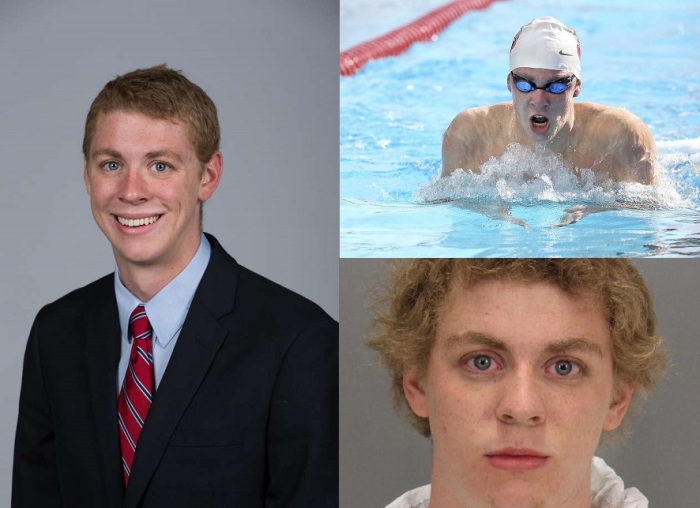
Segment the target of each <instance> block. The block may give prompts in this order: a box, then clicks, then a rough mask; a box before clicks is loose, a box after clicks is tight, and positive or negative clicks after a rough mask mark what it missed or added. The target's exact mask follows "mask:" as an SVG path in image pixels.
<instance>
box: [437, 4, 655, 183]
mask: <svg viewBox="0 0 700 508" xmlns="http://www.w3.org/2000/svg"><path fill="white" fill-rule="evenodd" d="M507 86H508V90H509V91H510V92H511V93H512V95H513V102H512V104H511V103H506V102H504V103H500V104H494V105H491V106H481V107H477V108H471V109H467V110H464V111H462V112H461V113H459V114H458V115H457V116H456V117H455V119H454V120H453V121H452V123H451V124H450V126H449V127H448V129H447V131H446V132H445V134H444V137H443V141H442V175H441V176H443V177H445V176H448V175H450V174H451V173H452V172H453V171H455V170H456V169H457V168H461V169H462V170H464V171H465V172H466V171H471V172H473V173H479V172H480V171H481V169H480V168H481V165H482V164H483V163H484V162H486V161H487V160H489V159H490V158H491V157H500V156H501V155H503V153H504V152H505V151H506V149H507V148H508V145H510V144H512V143H519V144H521V145H523V146H525V147H528V148H531V149H537V148H540V149H544V150H548V151H550V152H553V153H556V154H560V155H561V157H562V160H563V161H564V163H565V164H567V165H568V166H570V167H571V168H572V170H573V171H575V172H576V173H578V172H579V171H580V170H582V169H586V168H589V169H591V170H593V172H594V174H595V175H596V177H597V179H598V180H599V181H602V180H604V179H607V178H610V179H612V180H614V181H620V182H639V183H643V184H648V185H653V184H656V183H657V168H656V161H657V153H656V144H655V143H654V138H653V136H652V135H651V132H650V131H649V128H648V127H647V126H646V125H645V124H644V123H643V122H642V121H641V120H640V119H639V118H637V117H636V116H635V115H633V114H632V113H630V112H629V111H627V110H625V109H623V108H616V107H610V106H603V105H601V104H594V103H592V102H583V103H576V104H574V97H578V95H579V94H580V93H581V48H580V43H579V39H578V36H577V35H576V32H575V31H573V30H572V29H571V28H569V27H568V26H566V25H564V24H563V23H561V22H560V21H558V20H556V19H554V18H552V17H548V16H547V17H541V18H537V19H535V20H533V21H532V22H531V23H528V24H527V25H525V26H523V27H522V28H521V29H520V32H518V34H517V35H516V36H515V39H514V40H513V45H512V47H511V50H510V73H509V74H508V78H507Z"/></svg>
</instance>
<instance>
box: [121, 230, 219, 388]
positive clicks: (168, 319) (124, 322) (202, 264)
mask: <svg viewBox="0 0 700 508" xmlns="http://www.w3.org/2000/svg"><path fill="white" fill-rule="evenodd" d="M210 256H211V245H210V244H209V240H207V239H206V237H205V236H204V235H202V240H201V241H200V243H199V248H198V249H197V252H196V253H195V255H194V257H193V258H192V260H191V261H190V262H189V264H188V265H187V266H186V267H185V269H184V270H182V272H180V273H179V274H178V275H177V277H175V278H174V279H173V280H171V281H170V282H169V283H168V284H167V285H166V286H165V287H164V288H163V289H161V290H160V291H159V292H158V293H157V294H156V295H155V296H154V297H153V298H151V299H150V300H149V301H147V302H141V301H140V300H139V299H138V298H136V297H135V296H134V295H133V294H131V292H130V291H129V290H128V289H127V288H126V287H125V286H124V284H122V281H121V280H120V278H119V268H116V269H115V270H114V292H115V294H116V296H117V307H118V308H119V324H120V325H121V330H122V338H121V357H120V359H119V368H118V369H117V394H118V393H119V390H121V386H122V382H123V381H124V376H125V374H126V369H127V368H128V366H129V354H130V353H131V341H130V340H129V317H130V316H131V313H132V312H133V310H134V309H135V308H136V307H137V306H138V305H141V304H143V305H144V306H145V307H146V315H147V316H148V320H149V321H150V323H151V327H152V328H153V368H154V373H155V383H156V389H157V388H158V385H159V384H160V380H161V379H162V378H163V373H164V372H165V369H166V367H167V366H168V362H169V361H170V356H171V355H172V354H173V349H175V344H176V343H177V338H178V336H179V335H180V330H181V329H182V325H183V324H184V322H185V318H186V317H187V312H188V311H189V309H190V304H191V303H192V298H193V297H194V293H195V291H196V290H197V286H199V281H200V280H201V279H202V276H203V275H204V271H205V270H206V268H207V265H208V264H209V257H210Z"/></svg>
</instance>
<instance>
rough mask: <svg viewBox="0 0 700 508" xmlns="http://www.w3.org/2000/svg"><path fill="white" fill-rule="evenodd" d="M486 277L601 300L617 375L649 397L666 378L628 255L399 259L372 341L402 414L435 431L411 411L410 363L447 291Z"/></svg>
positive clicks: (422, 354) (431, 331) (420, 358)
mask: <svg viewBox="0 0 700 508" xmlns="http://www.w3.org/2000/svg"><path fill="white" fill-rule="evenodd" d="M485 280H508V281H517V282H525V283H533V282H547V283H551V284H554V285H556V286H557V287H559V288H560V289H562V290H564V291H566V292H567V293H569V294H572V295H574V296H583V295H591V296H593V297H595V298H599V299H600V301H602V302H603V308H604V310H605V312H607V318H608V321H609V323H610V335H611V339H612V357H613V372H614V376H615V380H616V382H617V381H624V382H626V383H628V384H629V385H630V386H632V387H634V389H635V395H634V398H635V399H641V398H645V397H646V395H647V394H648V393H649V391H650V390H651V389H652V388H653V387H654V385H655V384H656V383H657V382H658V381H659V379H661V377H662V376H663V374H664V372H665V370H666V365H667V362H668V357H667V355H666V352H665V351H664V348H663V343H662V339H661V337H659V336H658V335H657V332H656V316H655V314H654V310H653V307H652V301H651V295H650V293H649V290H648V289H647V286H646V284H645V283H644V280H643V279H642V277H641V275H640V274H639V272H638V271H637V269H636V268H635V267H634V266H633V265H632V263H630V262H629V261H627V260H624V259H416V260H411V261H404V262H398V263H397V264H395V266H394V269H393V280H392V282H391V283H390V285H389V287H388V291H387V294H386V296H385V298H384V299H382V300H380V301H379V303H378V305H377V307H376V311H375V316H374V323H373V329H372V330H373V332H372V333H371V336H370V339H369V340H368V342H367V346H368V347H370V348H372V349H374V350H376V351H378V352H379V354H380V356H381V360H382V363H383V364H384V365H385V366H386V367H387V368H388V370H389V372H390V375H391V390H392V394H393V399H394V406H395V408H396V409H397V411H399V412H402V413H405V415H406V416H407V417H408V419H409V421H410V423H411V424H412V425H413V427H414V428H415V429H416V430H418V432H420V433H421V434H422V435H424V436H430V424H429V421H428V419H427V418H422V417H419V416H417V415H416V414H414V413H413V412H412V411H411V409H410V407H409V406H408V401H407V400H406V396H405V394H404V391H403V375H404V372H405V371H406V370H407V369H408V368H412V367H418V368H419V370H421V371H422V372H425V370H426V368H427V364H428V357H429V355H430V351H431V348H432V345H433V342H434V340H435V330H436V328H437V322H438V320H439V318H440V315H441V312H442V311H443V308H444V305H445V300H446V295H447V294H448V292H449V290H450V288H451V287H452V285H454V284H457V283H459V284H461V285H462V286H463V287H465V288H468V287H470V286H473V285H474V284H476V283H478V282H480V281H485Z"/></svg>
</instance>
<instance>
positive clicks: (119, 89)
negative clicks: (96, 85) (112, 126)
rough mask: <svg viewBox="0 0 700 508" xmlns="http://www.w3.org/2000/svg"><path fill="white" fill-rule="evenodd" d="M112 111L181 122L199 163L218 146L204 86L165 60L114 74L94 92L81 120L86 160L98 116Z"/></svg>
mask: <svg viewBox="0 0 700 508" xmlns="http://www.w3.org/2000/svg"><path fill="white" fill-rule="evenodd" d="M113 111H127V112H136V113H142V114H144V115H146V116H149V117H152V118H157V119H161V120H178V121H180V122H182V123H184V124H185V126H186V128H187V132H188V135H189V138H190V142H191V143H192V145H193V147H194V151H195V154H196V155H197V159H199V162H200V163H201V164H202V167H203V165H204V164H206V163H207V162H209V160H210V159H211V157H212V156H213V155H214V153H216V152H217V151H218V150H219V141H220V138H221V133H220V129H219V119H218V116H217V113H216V106H215V105H214V103H213V102H212V100H211V99H210V98H209V96H208V95H207V94H206V93H205V92H204V90H202V89H201V88H200V87H199V86H197V85H195V84H194V83H192V82H191V81H190V80H189V79H187V78H186V77H185V76H184V75H183V74H182V72H181V71H177V70H173V69H170V68H168V67H167V66H166V65H165V64H163V65H156V66H155V67H149V68H147V69H137V70H135V71H131V72H129V73H126V74H123V75H121V76H117V77H116V78H114V79H113V80H112V81H110V82H109V83H107V84H106V85H105V86H104V88H103V89H102V90H101V91H100V93H99V94H97V97H95V100H94V101H92V105H91V106H90V110H89V111H88V114H87V118H86V120H85V134H84V136H83V156H84V157H85V159H86V160H87V159H89V158H90V153H89V152H90V143H91V142H92V138H93V136H94V134H95V127H96V124H97V120H98V118H99V116H100V115H103V114H107V113H111V112H113Z"/></svg>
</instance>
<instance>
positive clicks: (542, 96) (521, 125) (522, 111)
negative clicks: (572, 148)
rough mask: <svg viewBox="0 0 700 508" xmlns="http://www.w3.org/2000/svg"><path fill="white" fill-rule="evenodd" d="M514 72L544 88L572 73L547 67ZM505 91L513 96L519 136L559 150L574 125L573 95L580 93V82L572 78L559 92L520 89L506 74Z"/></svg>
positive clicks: (525, 68) (514, 70)
mask: <svg viewBox="0 0 700 508" xmlns="http://www.w3.org/2000/svg"><path fill="white" fill-rule="evenodd" d="M513 73H514V74H516V75H518V76H520V77H522V78H525V79H526V80H528V81H531V82H532V83H534V84H535V85H536V86H537V87H543V86H545V85H546V84H547V83H551V82H553V81H557V80H559V79H562V78H568V77H570V76H571V73H570V72H566V71H553V70H548V69H532V68H529V67H519V68H517V69H513ZM508 90H509V91H510V92H511V93H512V95H513V107H514V108H515V113H516V119H517V129H518V131H519V132H518V133H519V136H518V137H519V138H521V139H523V140H525V141H529V143H527V144H537V145H540V146H547V147H549V148H552V149H554V150H557V151H561V150H563V149H564V147H565V146H566V143H565V142H566V137H567V136H568V134H569V133H570V132H571V130H572V129H573V125H574V102H573V99H574V97H577V96H578V95H579V93H580V92H581V82H580V81H579V80H578V79H575V78H574V80H573V81H572V82H571V85H570V86H569V88H568V89H567V90H566V91H564V92H563V93H561V94H554V93H550V92H547V91H546V90H533V91H532V92H527V93H525V92H521V91H520V90H518V88H517V87H516V86H515V83H514V82H513V78H512V77H511V75H510V74H509V75H508Z"/></svg>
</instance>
